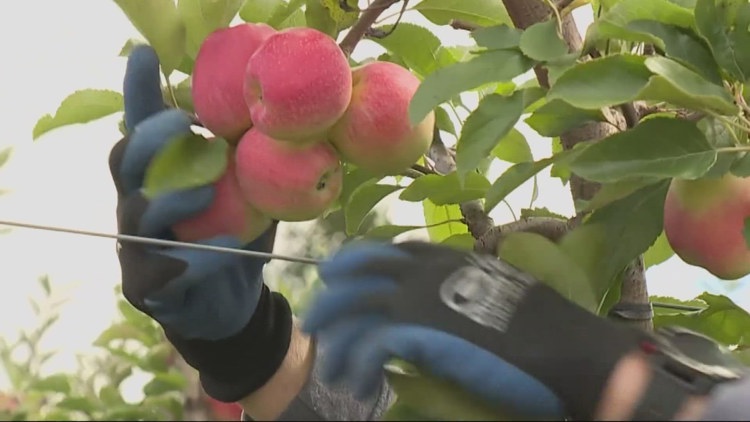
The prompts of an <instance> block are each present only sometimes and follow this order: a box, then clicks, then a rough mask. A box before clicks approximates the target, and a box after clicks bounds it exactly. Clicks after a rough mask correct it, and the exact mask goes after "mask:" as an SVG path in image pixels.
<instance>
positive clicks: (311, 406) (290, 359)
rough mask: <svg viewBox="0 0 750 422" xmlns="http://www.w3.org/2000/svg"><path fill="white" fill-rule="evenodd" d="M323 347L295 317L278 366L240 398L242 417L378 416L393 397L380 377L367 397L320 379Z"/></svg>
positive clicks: (291, 418)
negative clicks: (263, 383)
mask: <svg viewBox="0 0 750 422" xmlns="http://www.w3.org/2000/svg"><path fill="white" fill-rule="evenodd" d="M325 354H326V350H325V347H320V345H319V343H318V342H316V341H314V340H313V339H311V338H310V337H309V336H308V335H306V334H304V333H303V332H302V331H301V330H300V328H299V325H298V321H296V320H295V324H294V327H293V329H292V338H291V343H290V345H289V351H288V352H287V355H286V358H285V359H284V361H283V363H282V364H281V367H280V368H279V370H278V371H277V372H276V373H275V374H274V375H273V377H272V378H271V379H270V380H269V381H268V383H266V385H264V386H263V387H261V388H260V389H259V390H257V391H255V392H253V393H252V394H250V395H248V396H247V397H245V398H244V399H242V400H240V401H239V404H240V405H241V406H242V408H243V417H242V419H243V420H246V421H252V420H281V421H284V420H290V421H291V420H317V421H328V420H380V419H381V417H382V416H383V414H385V412H386V411H387V410H388V408H389V407H390V406H391V404H392V403H393V402H394V400H395V394H394V392H393V390H392V389H391V387H390V385H388V383H387V382H386V380H385V377H383V379H382V384H381V387H380V389H379V390H378V391H377V392H376V393H375V394H373V395H371V396H370V397H366V398H357V397H355V395H354V393H353V392H352V391H351V390H349V389H347V387H346V386H345V385H335V386H334V385H331V384H330V383H328V382H326V381H325V380H323V377H322V375H321V373H320V368H321V365H320V361H321V359H323V358H325Z"/></svg>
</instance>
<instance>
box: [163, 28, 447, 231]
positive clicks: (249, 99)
mask: <svg viewBox="0 0 750 422" xmlns="http://www.w3.org/2000/svg"><path fill="white" fill-rule="evenodd" d="M419 83H420V81H419V79H418V78H417V77H416V76H415V75H413V74H412V73H411V72H409V71H408V70H407V69H405V68H403V67H401V66H399V65H397V64H394V63H390V62H383V61H370V62H367V63H365V64H361V65H358V66H354V67H352V66H350V64H349V61H348V59H347V57H346V56H345V55H344V53H343V51H342V50H341V49H340V48H339V46H338V45H337V44H336V41H335V40H334V39H333V38H332V37H330V36H329V35H327V34H325V33H323V32H320V31H318V30H316V29H313V28H307V27H295V28H287V29H283V30H276V29H274V28H272V27H270V26H268V25H266V24H262V23H257V24H256V23H243V24H239V25H235V26H231V27H227V28H221V29H218V30H216V31H214V32H212V33H211V34H209V36H208V37H206V39H205V40H204V41H203V43H202V44H201V47H200V49H199V51H198V55H197V57H196V60H195V66H194V70H193V75H192V97H193V104H194V107H195V113H196V115H197V116H198V119H199V120H200V121H201V123H202V124H203V126H204V127H205V128H206V129H208V130H209V131H211V132H212V133H213V134H214V135H215V136H217V137H221V138H223V139H225V140H226V141H227V142H228V143H229V144H230V146H231V148H230V149H229V153H230V154H231V155H230V157H228V165H227V169H226V172H225V173H224V174H223V175H222V177H221V178H220V179H219V180H218V181H217V182H215V186H216V196H215V198H214V201H213V203H212V205H211V207H210V208H209V209H208V210H206V211H205V212H203V213H202V214H200V215H198V216H196V217H194V218H191V219H189V220H186V221H183V222H181V223H179V224H177V225H176V226H175V227H174V231H175V234H176V236H177V237H178V238H179V239H181V240H184V241H194V240H198V239H204V238H208V237H213V236H216V235H219V234H229V235H237V236H240V237H241V238H242V239H243V240H244V241H250V240H252V239H254V238H256V237H257V236H259V235H260V233H262V232H263V231H264V230H266V229H267V228H268V227H269V225H270V224H271V221H272V220H279V221H306V220H312V219H315V218H317V217H319V216H320V215H322V214H323V213H325V212H326V211H327V210H328V209H330V207H331V206H332V205H333V204H334V203H335V202H336V200H337V199H338V197H339V196H340V194H341V190H342V185H343V172H344V170H343V163H344V162H348V163H350V164H352V165H354V166H356V167H358V168H360V169H362V170H365V171H367V172H369V173H372V175H373V176H377V177H381V176H387V175H395V174H399V173H401V172H403V171H404V170H406V169H407V168H408V167H410V166H411V165H412V164H414V163H415V162H416V161H417V160H418V159H419V158H420V157H421V156H422V155H423V154H425V153H426V152H427V149H428V148H429V145H430V142H431V140H432V133H433V126H434V123H435V116H434V114H433V113H430V114H429V115H428V116H427V117H425V118H424V119H423V120H422V121H421V122H420V123H418V124H416V125H412V124H411V123H410V121H409V112H408V109H409V103H410V101H411V99H412V97H413V95H414V93H415V92H416V90H417V88H418V87H419Z"/></svg>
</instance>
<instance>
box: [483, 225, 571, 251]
mask: <svg viewBox="0 0 750 422" xmlns="http://www.w3.org/2000/svg"><path fill="white" fill-rule="evenodd" d="M569 229H570V223H569V222H568V221H567V220H562V219H559V218H552V217H531V218H524V219H521V220H518V221H514V222H512V223H508V224H503V225H501V226H495V227H493V228H491V229H490V230H488V231H487V232H486V233H485V234H484V235H482V236H481V237H480V238H478V239H477V240H476V242H474V250H475V251H477V252H484V253H488V254H492V255H497V252H498V251H499V250H500V245H501V243H502V240H503V237H504V236H505V235H507V234H508V233H513V232H528V233H536V234H539V235H542V236H544V237H546V238H547V239H549V240H551V241H553V242H557V241H558V240H560V239H561V238H562V237H563V236H564V235H565V233H567V232H568V230H569Z"/></svg>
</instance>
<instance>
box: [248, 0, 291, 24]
mask: <svg viewBox="0 0 750 422" xmlns="http://www.w3.org/2000/svg"><path fill="white" fill-rule="evenodd" d="M248 3H253V2H248ZM304 5H305V0H290V1H289V2H288V3H287V4H284V5H281V6H280V7H278V8H276V9H275V10H274V11H273V14H272V15H271V16H270V17H269V18H268V19H267V20H266V23H267V24H268V25H270V26H272V27H274V28H276V29H279V30H280V29H283V28H288V27H290V26H294V24H295V22H296V21H298V20H299V19H300V18H301V19H302V25H301V26H304V18H305V13H304V12H303V11H302V7H303V6H304Z"/></svg>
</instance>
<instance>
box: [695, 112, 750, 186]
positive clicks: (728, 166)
mask: <svg viewBox="0 0 750 422" xmlns="http://www.w3.org/2000/svg"><path fill="white" fill-rule="evenodd" d="M698 128H699V129H700V130H701V131H702V132H703V133H704V134H705V135H706V139H708V142H710V143H711V145H712V146H713V147H714V148H716V149H719V148H729V147H734V146H735V136H736V137H737V138H740V139H741V138H742V137H743V134H742V133H740V134H737V133H732V132H738V130H737V128H736V127H732V126H729V124H727V123H726V122H724V121H722V120H721V119H718V118H715V117H712V116H708V117H704V118H703V119H701V120H700V121H699V122H698ZM744 136H745V137H746V136H747V135H746V134H745V135H744ZM740 142H742V140H741V141H740ZM745 156H747V153H746V152H743V151H738V152H731V153H727V152H724V153H721V154H719V155H718V157H717V158H716V162H715V163H714V165H713V166H711V169H709V170H708V172H706V174H705V175H704V176H703V177H705V178H712V177H721V176H723V175H725V174H727V173H729V172H730V171H731V170H732V167H733V166H734V165H735V164H739V162H740V161H741V160H742V158H744V157H745Z"/></svg>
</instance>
